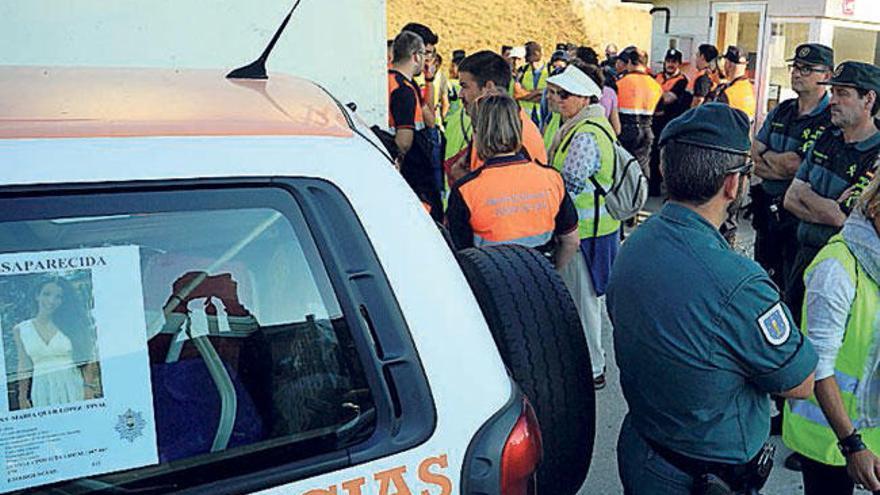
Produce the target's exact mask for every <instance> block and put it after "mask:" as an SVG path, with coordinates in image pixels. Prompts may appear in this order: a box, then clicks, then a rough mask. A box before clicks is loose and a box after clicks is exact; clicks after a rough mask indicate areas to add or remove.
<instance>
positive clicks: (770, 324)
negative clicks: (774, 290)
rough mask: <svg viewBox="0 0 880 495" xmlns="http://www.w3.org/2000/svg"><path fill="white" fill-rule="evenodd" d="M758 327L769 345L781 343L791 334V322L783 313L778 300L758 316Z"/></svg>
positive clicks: (783, 310)
mask: <svg viewBox="0 0 880 495" xmlns="http://www.w3.org/2000/svg"><path fill="white" fill-rule="evenodd" d="M758 327H759V328H760V329H761V333H762V334H763V335H764V338H765V339H767V342H769V343H770V345H782V344H784V343H785V342H786V341H787V340H788V336H789V335H791V322H789V321H788V316H787V315H786V314H785V309H783V307H782V303H781V302H778V303H776V304H774V305H773V306H771V307H770V309H768V310H767V311H765V312H764V313H763V314H762V315H761V316H759V317H758Z"/></svg>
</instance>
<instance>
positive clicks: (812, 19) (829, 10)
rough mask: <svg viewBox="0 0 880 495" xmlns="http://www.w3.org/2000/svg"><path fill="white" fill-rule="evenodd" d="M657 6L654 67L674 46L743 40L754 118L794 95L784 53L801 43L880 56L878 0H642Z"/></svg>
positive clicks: (846, 54) (686, 49) (840, 54)
mask: <svg viewBox="0 0 880 495" xmlns="http://www.w3.org/2000/svg"><path fill="white" fill-rule="evenodd" d="M637 3H650V4H652V5H653V9H652V10H651V12H652V14H653V35H652V41H653V43H652V46H653V49H652V51H651V55H652V57H651V60H652V67H653V68H654V69H655V70H656V69H659V68H660V67H661V65H662V60H663V54H664V52H665V51H666V49H667V48H669V47H671V46H674V47H676V48H678V49H679V50H681V51H682V52H683V55H684V57H685V59H686V60H688V59H689V60H691V61H693V56H694V53H695V52H696V50H697V47H698V46H699V45H700V44H703V43H712V44H714V45H716V46H717V47H718V49H719V51H720V52H722V53H723V52H724V49H725V48H726V47H727V46H728V45H734V44H735V45H739V46H741V47H742V48H744V49H745V50H746V51H747V52H748V54H749V74H750V76H751V77H752V80H753V83H754V85H755V92H756V93H757V94H756V97H757V101H758V111H757V120H758V122H759V123H760V121H761V120H762V119H763V116H764V115H766V113H767V112H768V111H769V110H771V109H772V108H773V107H774V106H776V105H777V104H778V103H779V102H780V101H783V100H785V99H788V98H791V97H794V96H795V94H794V93H793V92H792V91H791V87H790V83H789V71H788V63H787V62H786V60H787V59H789V58H791V56H792V54H793V53H794V50H795V47H797V45H799V44H801V43H806V42H817V43H823V44H825V45H828V46H831V47H832V48H834V52H835V59H836V62H837V63H840V62H842V61H845V60H860V61H864V62H870V63H874V64H877V63H878V62H880V1H878V0H764V1H755V0H735V1H734V0H725V1H711V0H655V1H648V0H639V1H638V2H637Z"/></svg>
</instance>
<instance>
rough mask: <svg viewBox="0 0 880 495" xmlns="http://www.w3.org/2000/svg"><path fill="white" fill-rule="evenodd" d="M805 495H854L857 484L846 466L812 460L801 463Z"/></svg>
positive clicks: (805, 459)
mask: <svg viewBox="0 0 880 495" xmlns="http://www.w3.org/2000/svg"><path fill="white" fill-rule="evenodd" d="M801 465H802V466H803V469H802V470H801V474H802V475H803V477H804V495H852V493H853V491H854V489H855V483H854V482H853V480H852V478H850V477H849V474H847V472H846V467H844V466H829V465H827V464H822V463H819V462H816V461H814V460H811V459H807V458H806V457H804V458H803V460H802V461H801ZM874 493H875V494H880V492H874Z"/></svg>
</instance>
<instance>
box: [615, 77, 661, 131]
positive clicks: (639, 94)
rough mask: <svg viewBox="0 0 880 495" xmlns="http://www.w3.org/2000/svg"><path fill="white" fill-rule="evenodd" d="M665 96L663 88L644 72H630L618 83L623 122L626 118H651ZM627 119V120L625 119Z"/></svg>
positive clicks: (619, 104)
mask: <svg viewBox="0 0 880 495" xmlns="http://www.w3.org/2000/svg"><path fill="white" fill-rule="evenodd" d="M662 96H663V88H662V87H660V84H659V83H658V82H657V81H655V80H654V78H652V77H651V76H649V75H648V74H645V73H644V72H629V73H627V74H626V75H625V76H623V77H622V78H621V79H620V80H619V81H617V101H618V107H619V111H620V117H621V122H623V121H625V120H627V119H626V118H630V119H632V118H636V117H650V116H652V115H654V110H655V109H656V108H657V103H659V102H660V98H661V97H662ZM625 117H626V118H625Z"/></svg>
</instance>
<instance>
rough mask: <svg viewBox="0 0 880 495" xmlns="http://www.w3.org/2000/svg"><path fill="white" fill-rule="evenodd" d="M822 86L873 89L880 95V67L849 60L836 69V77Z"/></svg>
mask: <svg viewBox="0 0 880 495" xmlns="http://www.w3.org/2000/svg"><path fill="white" fill-rule="evenodd" d="M821 84H827V85H829V86H848V87H850V88H859V89H872V90H874V92H876V93H877V94H878V95H880V67H877V66H876V65H873V64H866V63H864V62H854V61H852V60H849V61H847V62H843V63H842V64H840V65H838V66H837V68H836V69H834V76H833V77H832V78H831V80H829V81H828V82H824V83H821Z"/></svg>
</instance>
